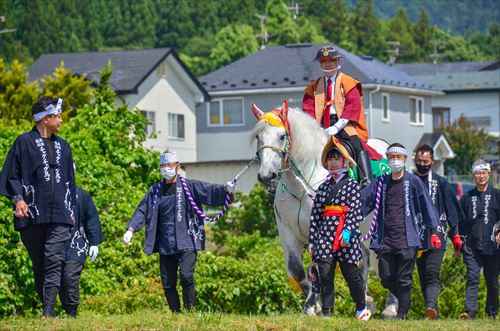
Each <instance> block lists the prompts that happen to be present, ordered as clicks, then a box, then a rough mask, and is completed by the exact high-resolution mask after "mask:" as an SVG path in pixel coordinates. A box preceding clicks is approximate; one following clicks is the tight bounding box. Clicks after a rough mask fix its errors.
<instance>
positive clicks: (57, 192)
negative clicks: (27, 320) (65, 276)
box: [0, 96, 76, 317]
mask: <svg viewBox="0 0 500 331" xmlns="http://www.w3.org/2000/svg"><path fill="white" fill-rule="evenodd" d="M62 102H63V100H62V99H60V98H59V99H56V98H52V97H49V96H42V97H41V98H40V99H39V100H38V101H37V102H36V103H35V104H34V105H33V108H32V109H31V112H32V115H33V119H34V120H35V122H36V125H35V126H34V127H33V129H32V130H31V131H30V132H27V133H24V134H22V135H20V136H19V137H17V139H16V141H15V142H14V144H13V145H12V147H11V148H10V150H9V153H8V154H7V158H6V160H5V163H4V166H3V168H2V172H1V173H0V195H3V196H6V197H9V198H11V199H12V201H13V203H14V228H15V229H16V230H18V231H19V232H20V234H21V241H22V242H23V245H24V247H26V250H27V251H28V254H29V256H30V259H31V263H32V269H33V274H34V277H35V291H36V292H37V293H38V296H39V297H40V299H41V300H42V302H43V317H55V316H56V312H55V310H54V305H55V301H56V298H57V293H58V292H59V287H60V285H61V266H62V263H63V261H64V253H65V247H66V243H67V241H68V240H69V238H70V232H71V227H72V226H73V225H74V223H75V216H74V213H75V210H74V208H75V199H76V196H75V191H76V184H75V173H74V170H73V156H72V154H71V148H70V146H69V144H68V143H67V142H66V141H65V140H63V139H62V138H60V137H59V136H57V135H56V133H57V132H59V129H60V127H61V124H62V118H61V112H62Z"/></svg>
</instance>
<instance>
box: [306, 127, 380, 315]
mask: <svg viewBox="0 0 500 331" xmlns="http://www.w3.org/2000/svg"><path fill="white" fill-rule="evenodd" d="M348 160H352V159H351V158H350V156H349V153H348V152H347V151H346V149H345V148H344V147H343V146H342V145H340V144H339V142H338V140H337V138H335V137H333V136H332V137H330V139H329V140H328V142H327V143H326V145H325V148H324V150H323V154H322V164H323V167H324V168H326V169H327V170H328V171H329V172H330V177H329V179H327V180H326V181H325V182H324V183H323V184H321V185H320V187H319V188H318V191H317V193H316V197H315V199H314V203H313V207H312V211H311V222H310V227H309V252H310V253H311V257H312V259H313V261H314V263H316V264H317V266H318V270H319V286H320V295H321V302H322V311H323V315H324V316H328V317H330V316H331V315H332V314H333V306H334V301H335V291H334V288H335V287H334V277H335V266H336V264H337V263H339V265H340V270H341V271H342V275H343V276H344V278H345V280H346V281H347V285H348V287H349V291H350V293H351V297H352V298H353V300H354V302H355V303H356V317H357V319H358V320H362V321H366V320H369V319H370V316H371V312H370V311H369V310H368V309H367V307H366V303H365V287H364V285H363V282H362V277H361V271H360V269H359V265H360V262H361V250H360V245H361V243H360V241H359V235H360V232H359V231H360V230H359V224H360V223H361V222H362V221H363V217H362V211H361V193H360V188H359V184H358V183H357V182H356V181H354V180H353V179H351V178H349V177H348V171H347V163H348Z"/></svg>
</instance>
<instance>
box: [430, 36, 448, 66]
mask: <svg viewBox="0 0 500 331" xmlns="http://www.w3.org/2000/svg"><path fill="white" fill-rule="evenodd" d="M432 43H433V44H434V53H432V54H430V55H429V57H430V58H431V59H432V63H434V64H437V60H438V59H439V58H441V57H445V56H446V54H440V53H438V52H437V48H438V45H439V40H436V39H434V40H432Z"/></svg>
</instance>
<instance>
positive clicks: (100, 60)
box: [29, 48, 206, 94]
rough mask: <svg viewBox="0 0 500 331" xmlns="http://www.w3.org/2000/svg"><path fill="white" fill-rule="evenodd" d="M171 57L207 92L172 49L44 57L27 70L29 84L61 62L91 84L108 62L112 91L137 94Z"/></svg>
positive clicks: (50, 55) (50, 72)
mask: <svg viewBox="0 0 500 331" xmlns="http://www.w3.org/2000/svg"><path fill="white" fill-rule="evenodd" d="M169 55H173V56H174V57H175V58H176V59H177V60H178V62H179V63H181V66H183V67H184V69H185V70H186V72H187V73H188V75H189V76H190V77H191V79H193V81H194V82H195V84H196V85H198V87H199V88H200V90H201V91H202V92H203V94H206V91H205V90H204V89H203V88H202V86H201V85H200V83H199V82H198V80H197V79H196V78H195V77H194V76H193V75H192V74H191V72H190V71H189V69H187V68H186V67H185V66H184V64H182V62H181V61H180V59H179V58H178V57H177V55H176V54H175V52H174V51H173V50H172V48H155V49H145V50H133V51H116V52H82V53H55V54H43V55H42V56H40V57H39V58H38V59H37V60H36V61H35V63H33V65H32V66H31V68H30V78H29V80H30V81H34V80H37V79H40V78H42V77H43V76H45V75H49V74H52V73H53V72H54V69H55V68H57V67H59V65H60V63H61V62H64V65H65V67H66V68H69V69H71V71H72V72H73V73H74V74H77V75H84V74H86V75H87V78H88V79H90V80H92V81H93V82H94V83H97V82H98V81H99V72H100V71H102V69H103V68H104V67H105V66H106V64H107V63H108V61H111V65H112V70H113V74H112V76H111V80H110V83H111V87H112V88H113V89H114V90H115V91H116V92H117V93H118V94H124V93H136V92H137V88H138V86H139V85H140V84H141V83H142V81H143V80H144V79H145V78H146V77H147V76H148V75H149V74H150V73H151V72H152V71H153V70H154V69H155V68H156V67H157V66H158V64H159V63H160V62H161V61H163V60H164V59H165V58H166V57H167V56H169Z"/></svg>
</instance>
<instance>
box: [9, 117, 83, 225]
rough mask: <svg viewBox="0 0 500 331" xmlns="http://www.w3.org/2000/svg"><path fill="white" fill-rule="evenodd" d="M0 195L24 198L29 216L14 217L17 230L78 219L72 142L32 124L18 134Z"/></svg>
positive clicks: (10, 151) (72, 222) (69, 222)
mask: <svg viewBox="0 0 500 331" xmlns="http://www.w3.org/2000/svg"><path fill="white" fill-rule="evenodd" d="M0 195H3V196H6V197H9V198H14V197H22V198H23V199H24V201H25V202H26V204H27V205H28V207H29V217H24V218H17V217H14V227H15V229H16V230H19V229H21V228H24V227H26V226H27V225H30V224H41V223H64V224H71V225H73V224H74V222H75V199H76V185H75V174H74V169H73V156H72V154H71V149H70V146H69V144H68V143H67V142H66V141H65V140H63V139H62V138H60V137H58V136H57V135H55V134H53V135H52V137H51V138H49V139H44V138H42V136H40V133H39V132H38V130H37V129H36V127H33V129H32V130H31V131H30V132H27V133H24V134H22V135H20V136H19V137H17V139H16V141H15V142H14V144H13V145H12V147H11V148H10V150H9V153H8V154H7V158H6V160H5V164H4V166H3V168H2V172H1V173H0Z"/></svg>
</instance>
